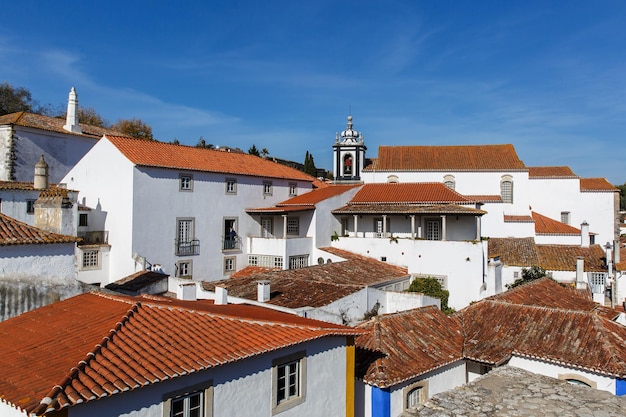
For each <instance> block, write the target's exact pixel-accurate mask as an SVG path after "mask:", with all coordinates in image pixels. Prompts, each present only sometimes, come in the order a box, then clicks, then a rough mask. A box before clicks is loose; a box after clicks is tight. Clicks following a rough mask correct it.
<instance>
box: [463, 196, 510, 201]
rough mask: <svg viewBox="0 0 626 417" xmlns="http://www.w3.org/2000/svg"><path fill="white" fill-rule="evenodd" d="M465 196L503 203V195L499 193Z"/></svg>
mask: <svg viewBox="0 0 626 417" xmlns="http://www.w3.org/2000/svg"><path fill="white" fill-rule="evenodd" d="M465 197H467V198H469V199H470V200H473V201H478V202H480V203H502V196H499V195H465Z"/></svg>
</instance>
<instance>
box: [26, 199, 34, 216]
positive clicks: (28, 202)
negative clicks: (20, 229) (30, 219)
mask: <svg viewBox="0 0 626 417" xmlns="http://www.w3.org/2000/svg"><path fill="white" fill-rule="evenodd" d="M26 213H27V214H33V213H35V200H26Z"/></svg>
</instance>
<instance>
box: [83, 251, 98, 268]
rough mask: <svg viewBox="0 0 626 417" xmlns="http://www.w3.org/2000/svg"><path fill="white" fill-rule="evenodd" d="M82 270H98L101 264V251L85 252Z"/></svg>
mask: <svg viewBox="0 0 626 417" xmlns="http://www.w3.org/2000/svg"><path fill="white" fill-rule="evenodd" d="M82 258H83V259H82V268H81V269H98V267H99V265H100V262H99V258H100V251H98V250H97V249H86V250H83V256H82Z"/></svg>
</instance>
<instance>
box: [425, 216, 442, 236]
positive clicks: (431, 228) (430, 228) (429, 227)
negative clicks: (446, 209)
mask: <svg viewBox="0 0 626 417" xmlns="http://www.w3.org/2000/svg"><path fill="white" fill-rule="evenodd" d="M426 239H427V240H441V220H439V219H428V220H426Z"/></svg>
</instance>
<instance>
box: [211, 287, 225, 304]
mask: <svg viewBox="0 0 626 417" xmlns="http://www.w3.org/2000/svg"><path fill="white" fill-rule="evenodd" d="M214 302H215V304H217V305H225V304H228V290H227V289H226V288H224V287H218V286H216V287H215V301H214Z"/></svg>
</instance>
